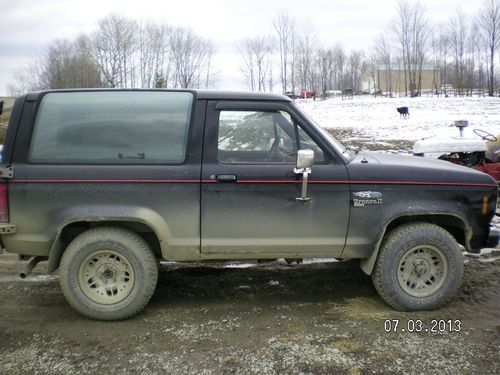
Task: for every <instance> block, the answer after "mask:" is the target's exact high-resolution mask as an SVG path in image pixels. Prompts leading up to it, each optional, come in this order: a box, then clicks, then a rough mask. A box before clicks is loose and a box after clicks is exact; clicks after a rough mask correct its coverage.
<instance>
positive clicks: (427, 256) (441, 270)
mask: <svg viewBox="0 0 500 375" xmlns="http://www.w3.org/2000/svg"><path fill="white" fill-rule="evenodd" d="M447 273H448V264H447V261H446V257H445V256H444V253H443V251H442V250H440V249H438V248H437V247H434V246H428V245H426V246H417V247H414V248H413V249H411V250H409V251H407V252H406V254H405V255H404V256H403V258H402V259H401V261H400V262H399V267H398V282H399V285H400V286H401V288H402V289H403V290H404V291H405V292H406V293H408V294H409V295H411V296H414V297H427V296H430V295H431V294H433V293H435V292H437V291H438V290H439V289H440V288H441V287H442V286H443V284H444V282H445V279H446V275H447Z"/></svg>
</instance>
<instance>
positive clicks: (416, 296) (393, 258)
mask: <svg viewBox="0 0 500 375" xmlns="http://www.w3.org/2000/svg"><path fill="white" fill-rule="evenodd" d="M419 257H420V258H419ZM428 260H429V261H430V262H428ZM418 262H422V263H425V264H426V265H428V268H429V269H428V270H427V269H426V268H425V266H422V268H423V271H420V272H413V270H414V269H415V268H416V266H414V264H417V267H419V266H420V264H419V263H418ZM429 264H430V266H429ZM409 268H411V270H412V272H410V271H409ZM426 272H427V273H428V274H426ZM420 274H422V276H420ZM462 274H463V258H462V252H461V251H460V248H459V246H458V243H457V242H456V240H455V239H454V238H453V236H452V235H451V234H450V233H449V232H447V231H446V230H444V229H443V228H441V227H439V226H437V225H435V224H429V223H413V224H407V225H403V226H400V227H398V228H396V229H394V230H393V231H391V232H390V233H389V234H388V235H387V236H386V238H385V239H384V241H383V243H382V247H381V249H380V253H379V255H378V259H377V263H376V264H375V269H374V272H373V273H372V281H373V284H374V286H375V289H376V290H377V292H378V293H379V295H380V296H381V297H382V299H383V300H384V301H385V302H387V303H388V304H389V305H391V306H392V307H394V308H396V309H398V310H402V311H418V310H434V309H437V308H439V307H441V306H442V305H444V304H445V303H446V302H448V301H449V300H450V299H451V297H452V296H453V295H454V294H455V292H456V291H457V289H458V288H459V286H460V282H461V279H462ZM424 275H426V276H425V277H424ZM421 280H426V282H421ZM432 280H434V281H432ZM427 282H428V283H429V285H426V283H427ZM414 285H416V286H414ZM419 288H421V289H419Z"/></svg>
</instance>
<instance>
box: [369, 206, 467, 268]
mask: <svg viewBox="0 0 500 375" xmlns="http://www.w3.org/2000/svg"><path fill="white" fill-rule="evenodd" d="M416 222H426V223H432V224H436V225H438V226H440V227H441V228H443V229H444V230H446V231H448V232H449V233H450V234H451V235H452V236H453V238H455V240H456V241H457V242H458V243H459V244H460V245H462V246H464V247H465V248H469V245H468V244H467V241H468V239H469V238H468V235H467V232H468V231H469V228H468V227H467V224H466V223H465V222H464V221H463V220H461V219H460V218H459V217H457V216H452V215H446V214H434V215H432V214H428V215H415V216H401V217H398V218H397V219H394V220H393V221H391V222H390V223H389V224H388V225H387V227H386V228H385V230H384V232H383V234H382V236H381V237H380V238H379V240H378V242H377V244H376V245H375V248H374V250H373V253H372V255H371V256H370V257H369V258H365V259H362V260H361V263H360V265H361V269H362V270H363V271H364V272H365V273H366V274H367V275H371V273H372V271H373V268H374V266H375V262H376V261H377V257H378V252H379V250H380V247H381V245H382V241H383V239H384V238H385V237H386V236H387V234H389V233H390V232H391V231H392V230H394V229H396V228H397V227H399V226H400V225H403V224H408V223H416Z"/></svg>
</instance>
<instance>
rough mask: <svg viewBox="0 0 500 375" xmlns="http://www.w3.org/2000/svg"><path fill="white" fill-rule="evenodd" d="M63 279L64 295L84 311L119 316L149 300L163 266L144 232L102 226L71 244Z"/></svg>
mask: <svg viewBox="0 0 500 375" xmlns="http://www.w3.org/2000/svg"><path fill="white" fill-rule="evenodd" d="M59 279H60V284H61V289H62V291H63V294H64V296H65V297H66V299H67V300H68V302H69V303H70V305H71V306H72V307H73V308H74V309H75V310H77V311H78V312H79V313H81V314H83V315H85V316H87V317H89V318H92V319H99V320H120V319H126V318H128V317H130V316H132V315H135V314H136V313H138V312H139V311H140V310H142V308H143V307H144V306H145V305H146V304H147V303H148V302H149V300H150V298H151V296H152V295H153V292H154V290H155V287H156V282H157V279H158V266H157V261H156V258H155V256H154V254H153V252H152V250H151V248H150V247H149V245H148V244H147V243H146V241H144V239H142V238H141V237H140V236H139V235H137V234H136V233H134V232H131V231H129V230H126V229H122V228H115V227H100V228H95V229H91V230H88V231H86V232H84V233H82V234H80V235H79V236H78V237H76V238H75V239H74V240H73V241H72V242H71V243H70V244H69V246H68V247H67V249H66V251H65V252H64V255H63V257H62V259H61V264H60V271H59Z"/></svg>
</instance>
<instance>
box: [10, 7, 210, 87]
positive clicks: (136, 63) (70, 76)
mask: <svg viewBox="0 0 500 375" xmlns="http://www.w3.org/2000/svg"><path fill="white" fill-rule="evenodd" d="M214 54H215V47H214V43H213V42H212V41H211V40H209V39H206V38H203V37H200V36H199V35H197V34H196V33H194V32H193V31H192V30H191V29H189V28H187V27H172V26H169V25H167V24H161V23H156V22H153V21H147V22H142V23H139V22H137V21H135V20H132V19H129V18H126V17H123V16H119V15H116V14H111V15H109V16H107V17H105V18H103V19H102V20H100V21H99V22H98V24H97V27H96V29H95V31H94V32H92V33H91V34H89V35H80V36H79V37H78V38H76V40H74V41H70V40H57V41H55V42H54V43H52V45H50V47H49V48H48V49H47V51H46V52H45V53H44V54H43V55H42V56H40V57H39V58H36V59H35V60H34V61H33V62H32V63H31V64H30V65H29V66H28V67H26V68H25V69H23V70H21V71H19V72H18V73H17V76H16V83H15V84H13V85H12V86H11V87H10V88H9V90H10V91H11V93H12V94H14V95H15V94H19V93H22V92H26V91H33V90H41V89H59V88H74V87H82V88H89V87H109V88H137V87H139V88H167V87H180V88H208V87H211V86H213V84H214V81H215V74H214V72H213V71H212V59H213V56H214Z"/></svg>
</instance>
